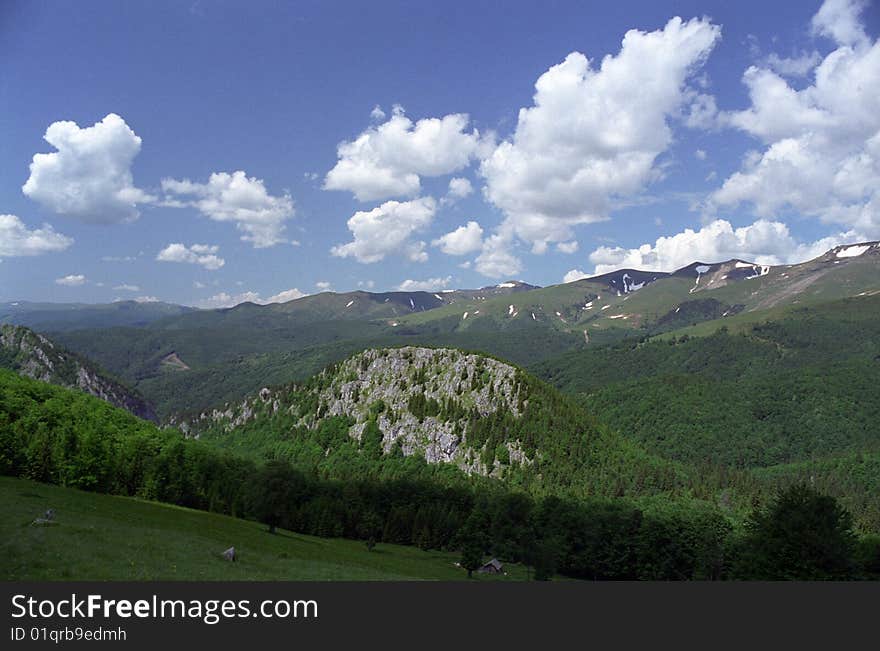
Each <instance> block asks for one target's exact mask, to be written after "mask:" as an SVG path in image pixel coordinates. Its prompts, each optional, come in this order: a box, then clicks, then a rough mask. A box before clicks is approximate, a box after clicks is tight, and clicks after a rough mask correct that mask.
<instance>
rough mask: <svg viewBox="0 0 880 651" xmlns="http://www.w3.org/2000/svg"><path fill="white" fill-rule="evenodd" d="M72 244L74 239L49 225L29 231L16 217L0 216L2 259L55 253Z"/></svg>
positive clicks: (0, 256)
mask: <svg viewBox="0 0 880 651" xmlns="http://www.w3.org/2000/svg"><path fill="white" fill-rule="evenodd" d="M71 244H73V239H72V238H70V237H67V236H66V235H62V234H61V233H58V232H56V231H55V230H54V229H53V228H52V227H51V226H50V225H49V224H43V227H42V228H34V229H29V228H28V227H27V226H26V225H25V223H24V222H23V221H21V219H19V218H18V217H17V216H15V215H0V258H13V257H17V256H26V255H28V256H30V255H41V254H43V253H53V252H55V251H63V250H64V249H66V248H67V247H69V246H70V245H71Z"/></svg>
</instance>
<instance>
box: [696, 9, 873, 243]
mask: <svg viewBox="0 0 880 651" xmlns="http://www.w3.org/2000/svg"><path fill="white" fill-rule="evenodd" d="M857 8H858V5H857V4H855V3H846V2H830V1H829V2H826V3H825V4H824V5H823V6H822V9H820V11H819V13H818V14H817V15H816V17H815V18H814V22H813V25H814V28H815V29H817V30H818V31H820V32H821V33H824V34H828V35H831V36H832V37H833V38H834V39H835V40H837V41H838V42H839V43H840V46H839V47H838V48H837V49H836V50H834V51H833V52H831V53H830V54H828V55H827V56H826V57H825V58H824V59H823V60H822V61H821V63H819V65H818V66H817V67H816V68H815V71H814V77H815V82H814V83H813V84H812V85H810V86H808V87H806V88H803V89H801V90H797V89H795V88H792V87H791V86H790V85H789V84H788V82H787V81H786V80H785V79H783V78H782V77H780V76H779V75H778V74H776V73H775V72H773V71H772V70H768V69H765V68H758V67H754V66H753V67H751V68H749V69H748V70H747V71H746V73H745V75H744V77H743V81H744V82H745V84H746V86H747V87H748V89H749V95H750V98H751V106H750V107H749V108H747V109H745V110H743V111H736V112H732V113H729V114H727V116H726V120H727V122H728V123H729V124H730V125H732V126H734V127H736V128H738V129H741V130H743V131H745V132H747V133H749V134H750V135H752V136H754V137H756V138H758V139H759V140H761V141H762V142H763V143H764V145H765V148H764V149H763V151H758V152H753V153H751V154H750V155H748V156H747V157H746V159H745V162H744V164H743V166H742V168H741V170H740V171H738V172H736V173H734V174H733V175H731V176H730V177H728V178H727V179H726V180H725V181H724V183H723V184H722V186H721V187H720V188H719V189H718V190H716V191H715V192H714V193H712V195H711V196H710V199H709V201H708V202H707V205H706V209H707V213H709V214H710V215H711V214H714V213H715V212H716V211H717V210H718V208H719V207H730V206H736V205H738V204H740V203H749V204H751V205H752V206H753V208H754V212H755V214H756V215H758V216H759V217H765V218H772V217H775V216H777V215H778V214H779V212H781V211H782V210H784V209H793V210H794V211H796V212H797V213H799V214H801V215H806V216H810V217H816V218H819V219H821V220H822V221H824V222H828V223H836V224H841V225H843V226H844V227H846V228H854V229H857V230H858V231H860V232H861V233H864V234H865V235H867V236H869V237H871V238H876V237H880V93H877V92H872V91H873V89H876V88H880V42H878V41H875V42H874V43H869V42H868V40H867V36H864V32H863V30H861V26H860V25H858V23H857V16H858V11H857ZM853 20H855V21H856V23H852V21H853ZM853 25H855V26H856V27H854V26H853ZM862 36H864V38H863V37H862ZM850 44H853V45H854V46H853V47H851V46H850Z"/></svg>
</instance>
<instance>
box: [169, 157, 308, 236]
mask: <svg viewBox="0 0 880 651" xmlns="http://www.w3.org/2000/svg"><path fill="white" fill-rule="evenodd" d="M162 190H163V191H164V192H165V194H166V205H171V206H194V207H195V208H197V209H198V210H199V212H201V213H202V214H203V215H205V216H206V217H208V218H209V219H213V220H214V221H218V222H232V223H234V224H235V227H236V228H237V229H238V230H240V231H242V232H243V233H244V235H242V236H241V239H242V240H244V241H245V242H250V243H251V244H252V245H253V246H254V248H258V249H259V248H265V247H269V246H274V245H275V244H281V243H283V242H285V239H284V237H283V234H284V229H285V226H284V222H285V221H286V220H288V219H290V218H291V217H293V215H294V208H293V199H292V198H291V197H290V195H289V194H287V193H284V194H282V195H280V196H273V195H270V194H269V192H268V191H267V190H266V185H265V183H264V182H263V181H262V180H261V179H257V178H254V177H248V175H247V174H246V173H245V172H244V171H242V170H238V171H237V172H233V173H232V174H228V173H227V172H215V173H214V174H211V176H210V178H209V179H208V182H207V183H194V182H192V181H190V180H189V179H184V180H182V181H177V180H175V179H163V180H162Z"/></svg>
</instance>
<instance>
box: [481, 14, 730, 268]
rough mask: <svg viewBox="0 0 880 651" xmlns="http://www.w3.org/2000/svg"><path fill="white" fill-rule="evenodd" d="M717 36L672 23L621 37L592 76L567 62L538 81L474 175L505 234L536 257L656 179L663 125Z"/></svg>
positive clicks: (692, 24) (693, 23) (574, 56)
mask: <svg viewBox="0 0 880 651" xmlns="http://www.w3.org/2000/svg"><path fill="white" fill-rule="evenodd" d="M720 33H721V31H720V28H719V27H717V26H715V25H712V24H711V23H710V22H709V21H708V20H700V19H694V20H689V21H682V20H681V19H680V18H673V19H672V20H670V21H669V22H668V23H667V24H666V26H665V27H664V28H663V29H661V30H657V31H654V32H642V31H639V30H630V31H629V32H627V33H626V35H625V36H624V38H623V42H622V45H621V49H620V52H619V53H618V54H616V55H613V56H612V55H608V56H606V57H604V58H603V59H602V61H601V62H600V63H599V64H598V67H596V66H594V62H591V61H590V60H589V59H588V58H587V57H586V56H585V55H583V54H581V53H580V52H572V53H571V54H569V55H568V56H567V57H566V58H565V60H564V61H563V62H562V63H560V64H558V65H555V66H553V67H552V68H550V69H549V70H547V72H545V73H544V74H543V75H541V77H540V78H539V79H538V81H537V83H536V84H535V89H536V92H535V95H534V105H533V106H531V107H529V108H523V109H521V110H520V112H519V118H518V122H517V126H516V130H515V133H514V134H513V137H512V138H511V139H510V140H506V141H504V142H502V143H501V144H500V145H499V146H498V147H497V148H496V149H495V150H494V152H493V153H492V154H491V155H490V156H489V157H487V158H486V159H485V160H484V161H483V162H482V164H481V166H480V172H481V174H482V175H483V176H484V177H485V179H486V184H487V185H486V189H485V195H486V198H487V199H488V200H489V201H490V202H492V203H493V204H494V205H496V206H497V207H499V208H500V209H501V210H503V211H504V213H505V216H506V225H507V226H508V227H509V228H510V229H511V230H512V232H513V233H514V234H515V235H516V236H517V237H519V238H521V239H522V240H525V241H526V242H529V243H532V244H533V247H534V248H535V249H536V250H537V251H540V250H543V249H546V245H547V243H549V242H563V241H567V240H570V239H571V237H572V226H574V225H576V224H583V223H589V222H596V221H599V220H602V219H605V218H607V215H608V212H609V210H610V208H611V205H612V201H613V200H614V199H616V198H621V197H626V196H630V195H633V194H636V193H638V192H639V191H641V190H642V189H643V188H644V187H645V186H646V185H647V184H648V183H650V182H651V181H653V180H655V179H657V178H658V177H659V176H660V171H659V169H658V167H657V165H656V164H655V163H656V159H657V157H658V156H659V155H660V154H661V153H663V152H664V151H665V150H666V149H667V148H668V147H669V145H670V143H671V142H672V132H671V130H670V127H669V124H668V120H670V119H672V118H676V117H679V116H680V114H681V109H682V104H683V102H684V101H685V100H686V99H687V98H688V97H690V96H691V95H689V94H688V92H687V91H688V86H687V82H688V79H689V78H690V77H691V76H692V73H693V72H694V71H695V70H696V69H697V68H698V67H699V66H700V65H701V63H702V62H703V61H704V60H705V58H706V57H707V56H708V54H709V52H710V51H711V50H712V48H713V46H714V45H715V43H716V42H717V41H718V39H719V38H720Z"/></svg>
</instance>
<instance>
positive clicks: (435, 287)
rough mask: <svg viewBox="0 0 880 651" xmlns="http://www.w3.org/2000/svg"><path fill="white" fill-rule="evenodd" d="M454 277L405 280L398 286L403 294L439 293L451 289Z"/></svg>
mask: <svg viewBox="0 0 880 651" xmlns="http://www.w3.org/2000/svg"><path fill="white" fill-rule="evenodd" d="M451 282H452V276H446V277H445V278H428V279H427V280H409V279H407V280H404V281H403V282H402V283H400V284H399V285H398V286H397V290H398V291H401V292H437V291H440V290H441V289H446V288H448V287H449V283H451Z"/></svg>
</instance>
